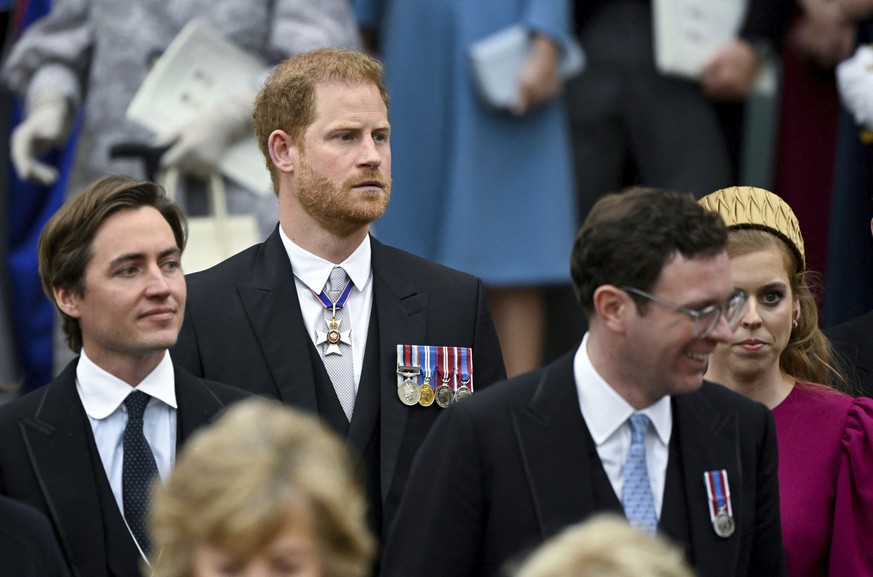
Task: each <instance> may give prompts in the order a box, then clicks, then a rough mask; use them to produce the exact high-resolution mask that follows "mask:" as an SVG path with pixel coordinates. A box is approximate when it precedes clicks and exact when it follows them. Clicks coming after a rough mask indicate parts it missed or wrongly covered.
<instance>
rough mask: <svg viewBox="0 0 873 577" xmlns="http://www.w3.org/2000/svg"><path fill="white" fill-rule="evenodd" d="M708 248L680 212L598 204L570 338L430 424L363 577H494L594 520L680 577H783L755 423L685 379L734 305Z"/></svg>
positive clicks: (650, 202) (677, 205) (701, 214)
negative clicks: (644, 540)
mask: <svg viewBox="0 0 873 577" xmlns="http://www.w3.org/2000/svg"><path fill="white" fill-rule="evenodd" d="M726 242H727V232H726V230H725V226H724V223H723V222H722V221H721V219H720V218H715V217H713V215H712V214H707V213H706V211H705V210H701V207H700V206H699V205H697V203H696V202H695V201H694V199H693V198H691V197H690V196H683V195H679V194H676V193H672V192H668V191H664V190H659V189H644V188H635V189H630V190H627V191H625V192H623V193H619V194H612V195H607V196H605V197H603V198H602V199H601V200H600V201H598V202H597V204H596V205H595V207H594V209H593V210H592V211H591V213H590V215H589V217H588V219H587V220H586V222H585V224H584V225H583V227H582V229H581V230H580V232H579V234H578V236H577V238H576V243H575V246H574V248H573V254H572V263H571V266H572V274H573V280H574V284H575V289H576V293H577V296H578V297H579V301H580V303H581V305H582V308H583V309H584V312H585V314H586V316H587V318H588V325H589V331H588V333H587V334H586V335H585V337H584V338H583V340H582V343H581V345H580V346H579V348H578V350H576V351H574V352H573V353H570V354H568V355H566V356H565V357H563V358H561V359H559V360H557V361H555V362H554V363H552V364H550V365H548V366H546V367H544V368H542V369H538V370H536V371H533V372H531V373H527V374H525V375H521V376H519V377H516V378H513V379H510V380H509V381H505V382H504V383H502V384H497V385H495V386H494V387H493V388H492V389H491V390H488V391H483V392H482V393H481V394H479V395H476V397H475V398H473V399H471V400H470V401H468V402H465V403H459V404H458V405H455V406H453V407H450V408H449V410H447V411H446V412H445V414H444V415H443V416H442V417H441V418H440V420H439V421H438V422H437V423H436V425H435V427H434V428H433V429H432V430H431V432H430V434H429V436H428V438H427V440H426V441H425V443H424V444H423V445H422V447H421V449H420V450H419V453H418V456H417V457H416V461H415V464H414V465H413V470H412V473H411V475H410V478H409V482H408V484H407V491H406V492H405V494H404V497H403V500H402V501H401V504H400V508H399V510H398V513H397V517H396V519H395V523H394V525H393V528H392V530H391V532H390V534H389V535H388V539H387V543H386V545H385V549H384V554H383V565H382V571H381V575H382V576H383V577H401V576H405V575H416V576H417V577H443V576H452V577H473V576H476V577H480V576H481V577H492V576H496V575H498V574H500V571H501V570H502V568H503V567H504V566H505V565H507V561H510V562H512V561H518V560H520V559H521V558H522V557H523V555H524V554H526V553H527V552H529V551H530V550H532V549H533V548H534V547H535V546H537V545H538V544H539V543H540V542H541V541H542V540H543V539H545V538H548V537H550V536H552V535H554V534H556V533H558V532H559V531H561V529H563V528H564V527H566V526H568V525H571V524H573V523H576V522H578V521H580V520H582V519H584V518H586V517H588V516H589V515H591V514H593V513H596V512H602V511H611V512H615V513H616V514H619V515H624V516H625V517H627V518H628V521H629V522H630V523H631V524H632V525H634V526H636V527H638V528H639V529H640V530H643V531H647V532H650V533H655V532H657V533H660V534H661V535H664V536H665V537H667V538H669V539H670V540H672V541H674V542H675V543H677V544H679V545H680V547H681V548H682V549H683V550H684V552H685V555H686V557H687V560H688V561H689V562H690V563H691V564H692V565H693V566H694V568H695V572H696V573H697V574H698V575H706V576H707V577H734V576H755V575H768V576H770V575H776V576H778V575H784V574H785V565H784V561H783V557H782V535H781V532H780V519H779V496H778V487H777V477H776V465H777V455H776V436H775V432H774V425H773V418H772V416H771V415H770V413H769V411H767V409H766V408H765V407H764V406H763V405H760V404H757V403H754V402H750V401H749V400H747V399H745V398H743V397H741V396H740V395H737V394H733V393H732V392H731V391H729V390H726V388H725V387H721V386H718V385H715V384H713V383H709V382H705V381H704V380H703V374H704V371H705V370H706V365H707V361H708V358H709V355H710V353H712V351H713V350H714V349H715V347H716V345H717V344H718V343H720V342H728V340H729V339H730V336H731V333H732V327H733V324H734V323H735V322H736V321H737V319H738V317H739V313H740V311H741V310H742V308H743V306H744V303H745V299H746V295H745V293H743V292H742V291H737V290H735V288H734V284H733V282H732V280H731V273H730V264H729V261H728V256H727V253H726V252H725V244H726ZM420 543H430V544H432V546H433V547H434V548H435V549H438V550H439V554H438V555H436V554H434V555H429V554H422V553H421V548H420V545H419V544H420Z"/></svg>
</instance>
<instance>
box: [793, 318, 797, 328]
mask: <svg viewBox="0 0 873 577" xmlns="http://www.w3.org/2000/svg"><path fill="white" fill-rule="evenodd" d="M794 328H797V319H794Z"/></svg>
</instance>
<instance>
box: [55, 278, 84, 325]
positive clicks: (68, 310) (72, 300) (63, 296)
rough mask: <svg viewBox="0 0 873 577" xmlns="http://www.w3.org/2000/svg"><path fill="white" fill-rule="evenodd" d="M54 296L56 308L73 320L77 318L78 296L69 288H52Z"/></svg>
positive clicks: (78, 314)
mask: <svg viewBox="0 0 873 577" xmlns="http://www.w3.org/2000/svg"><path fill="white" fill-rule="evenodd" d="M52 292H53V293H54V295H55V302H56V303H58V308H59V309H61V311H63V313H64V314H65V315H67V316H68V317H72V318H74V319H77V318H79V316H80V314H81V313H79V300H80V299H79V295H77V294H76V293H75V292H73V291H72V290H71V289H70V288H67V287H62V286H56V287H54V288H52Z"/></svg>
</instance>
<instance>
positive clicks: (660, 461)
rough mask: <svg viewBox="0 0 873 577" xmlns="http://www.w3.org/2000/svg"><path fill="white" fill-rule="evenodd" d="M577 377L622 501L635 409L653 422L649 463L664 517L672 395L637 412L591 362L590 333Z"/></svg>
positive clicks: (593, 433) (594, 434)
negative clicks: (663, 507)
mask: <svg viewBox="0 0 873 577" xmlns="http://www.w3.org/2000/svg"><path fill="white" fill-rule="evenodd" d="M573 376H574V378H575V380H576V390H577V392H578V394H579V406H580V409H581V410H582V417H583V418H584V419H585V423H586V424H587V425H588V431H589V432H590V433H591V437H592V438H593V439H594V443H595V445H596V446H597V454H598V455H599V456H600V461H601V462H602V463H603V468H604V470H605V471H606V475H607V477H609V482H610V483H611V484H612V489H613V490H614V491H615V494H616V496H618V498H619V501H620V500H621V496H622V489H623V488H624V482H623V477H622V475H623V472H624V463H625V461H626V460H627V454H628V451H629V450H630V444H631V427H630V422H629V421H628V419H629V418H630V416H631V415H633V414H634V413H635V412H638V413H643V414H644V415H646V416H647V417H649V420H650V421H651V422H652V425H653V426H652V427H649V430H648V431H647V432H646V465H647V467H648V470H649V482H650V483H651V485H652V497H653V498H654V501H655V512H656V513H657V514H658V518H659V519H660V518H661V506H662V505H663V503H664V485H665V482H666V478H667V460H668V458H669V456H670V451H669V446H670V435H671V433H672V431H673V412H672V409H671V406H670V397H663V398H662V399H660V400H659V401H658V402H656V403H655V404H654V405H651V406H649V407H646V408H645V409H643V410H641V411H636V410H635V409H634V408H633V407H632V406H631V405H630V404H628V402H627V401H625V400H624V398H622V396H621V395H619V394H618V393H617V392H616V391H615V389H613V388H612V387H611V386H609V383H607V382H606V381H605V380H603V377H601V376H600V375H599V374H598V373H597V371H596V370H595V369H594V367H593V366H592V364H591V359H590V358H589V357H588V333H586V334H585V336H584V337H583V338H582V344H581V345H580V346H579V349H578V350H577V351H576V356H575V358H574V361H573Z"/></svg>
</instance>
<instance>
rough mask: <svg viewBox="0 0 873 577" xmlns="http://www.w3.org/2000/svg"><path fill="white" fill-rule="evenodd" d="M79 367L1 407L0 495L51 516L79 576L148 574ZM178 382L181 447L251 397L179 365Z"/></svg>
mask: <svg viewBox="0 0 873 577" xmlns="http://www.w3.org/2000/svg"><path fill="white" fill-rule="evenodd" d="M77 364H78V359H75V360H73V361H72V362H71V363H70V364H69V365H67V367H66V368H65V369H64V371H63V372H62V373H61V374H60V375H59V376H58V377H57V378H56V379H55V380H54V381H53V382H52V383H50V384H48V385H46V386H44V387H42V388H40V389H37V390H36V391H33V392H31V393H29V394H27V395H25V396H23V397H21V398H19V399H16V400H14V401H11V402H10V403H8V404H6V405H4V406H2V407H0V439H2V442H0V493H2V494H5V495H8V496H9V497H11V498H13V499H16V500H18V501H22V502H24V503H27V504H29V505H31V506H32V507H34V508H36V509H37V510H39V511H41V512H42V513H43V514H44V515H45V516H46V517H47V518H48V519H49V521H50V522H51V524H52V526H53V528H54V531H55V535H56V537H57V540H58V543H59V544H60V546H61V549H62V551H63V553H64V557H65V558H66V561H67V563H68V565H69V566H70V569H71V572H72V574H73V575H75V576H77V577H101V576H107V577H108V576H115V577H140V570H139V564H140V559H141V557H140V555H139V551H138V549H137V547H136V544H135V543H134V541H133V538H132V537H131V536H130V533H129V531H128V530H127V528H126V525H125V523H124V519H123V517H122V514H121V512H120V511H119V509H118V507H117V505H115V501H114V499H113V498H112V496H111V491H110V490H109V481H108V480H107V478H106V474H105V473H103V466H102V462H101V461H100V457H99V454H98V453H97V446H96V444H95V442H94V436H93V433H92V432H91V425H90V424H89V423H88V416H87V414H86V413H85V409H84V407H83V406H82V402H81V400H80V399H79V395H78V393H77V392H76V366H77ZM175 379H176V402H177V404H178V410H177V412H176V426H177V433H176V442H177V448H178V447H179V446H181V444H182V443H183V442H184V441H185V440H186V439H187V438H188V437H189V436H190V435H191V433H192V432H193V431H194V430H195V429H197V428H198V427H200V426H201V425H205V424H207V423H209V422H210V421H211V420H212V419H213V418H215V417H216V416H217V415H218V414H219V413H220V412H221V411H222V410H223V409H224V408H225V406H227V405H228V404H230V403H232V402H234V401H237V400H239V399H242V398H245V397H247V396H249V395H248V394H247V393H245V392H243V391H240V390H237V389H235V388H232V387H228V386H225V385H220V384H218V383H212V382H209V381H205V380H203V379H198V378H195V377H193V376H192V375H190V374H188V373H187V372H185V371H184V370H182V369H180V368H178V367H175ZM107 491H109V492H107ZM0 564H2V560H0Z"/></svg>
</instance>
